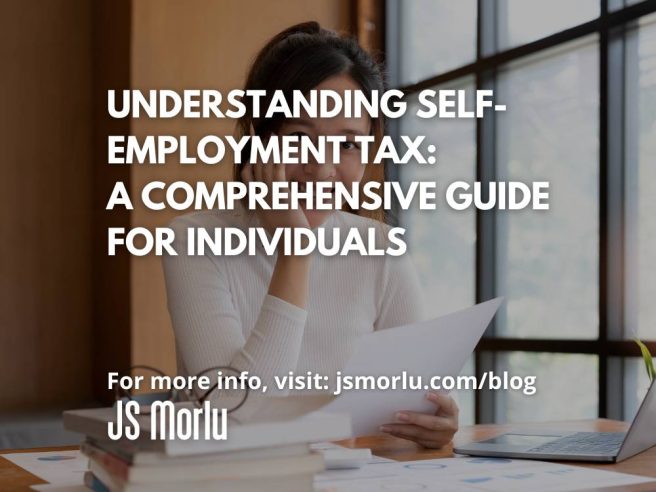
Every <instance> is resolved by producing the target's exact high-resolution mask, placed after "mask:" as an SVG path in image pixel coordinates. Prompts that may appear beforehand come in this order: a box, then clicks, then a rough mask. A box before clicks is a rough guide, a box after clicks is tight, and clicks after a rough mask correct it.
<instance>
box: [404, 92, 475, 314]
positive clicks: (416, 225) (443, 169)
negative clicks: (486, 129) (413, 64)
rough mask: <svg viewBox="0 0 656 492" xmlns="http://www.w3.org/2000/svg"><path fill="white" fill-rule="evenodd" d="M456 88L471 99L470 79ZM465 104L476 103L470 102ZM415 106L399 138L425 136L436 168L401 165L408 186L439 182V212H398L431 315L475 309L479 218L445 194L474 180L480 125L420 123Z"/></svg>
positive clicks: (467, 122) (471, 122)
mask: <svg viewBox="0 0 656 492" xmlns="http://www.w3.org/2000/svg"><path fill="white" fill-rule="evenodd" d="M453 87H457V88H459V89H464V90H466V91H467V94H468V95H473V90H474V85H473V82H472V80H471V79H468V80H466V81H460V82H455V83H454V85H453ZM467 104H473V102H472V101H469V102H468V103H467ZM415 112H416V108H415V107H414V105H413V103H411V104H410V105H409V107H408V111H407V114H408V115H409V116H406V117H404V118H403V119H402V121H401V128H400V129H401V135H409V136H411V137H415V136H417V135H425V136H426V141H427V145H428V144H429V143H430V144H434V145H436V146H437V152H436V157H437V162H436V164H434V165H419V164H416V163H410V164H408V165H405V166H398V170H399V172H400V180H401V182H402V184H403V186H404V187H406V186H408V184H409V183H410V182H412V181H436V182H437V190H438V192H437V204H438V205H437V210H419V209H418V208H411V209H410V210H406V211H402V212H400V217H399V218H400V222H401V224H402V225H403V226H404V227H405V228H406V230H407V232H406V240H407V243H408V251H409V254H410V255H411V256H412V259H413V260H414V263H415V265H416V267H417V271H418V273H419V277H420V280H421V282H422V286H423V289H424V292H425V293H426V294H425V297H426V304H427V306H426V308H427V315H429V316H438V315H440V314H446V313H448V312H451V311H454V310H457V309H460V308H464V307H468V306H471V305H472V304H473V303H474V299H475V290H474V289H475V284H474V282H475V258H476V256H475V255H476V251H475V245H476V216H475V213H474V211H473V210H468V211H455V210H452V209H451V208H449V207H448V206H447V204H446V202H445V200H444V196H445V193H444V190H445V189H446V186H448V184H449V183H451V182H453V181H457V180H465V181H468V182H472V181H474V179H475V173H476V171H475V169H476V126H475V125H476V123H475V122H474V120H472V119H437V118H434V119H421V118H417V117H416V116H414V113H415Z"/></svg>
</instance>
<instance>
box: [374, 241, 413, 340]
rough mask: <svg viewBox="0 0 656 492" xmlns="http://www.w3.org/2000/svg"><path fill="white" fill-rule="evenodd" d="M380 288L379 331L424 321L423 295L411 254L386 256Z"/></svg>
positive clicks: (376, 324)
mask: <svg viewBox="0 0 656 492" xmlns="http://www.w3.org/2000/svg"><path fill="white" fill-rule="evenodd" d="M381 285H382V289H381V295H380V298H379V300H378V302H379V308H378V318H377V320H376V323H375V326H374V328H375V329H376V330H384V329H386V328H395V327H397V326H403V325H407V324H409V323H414V322H417V321H421V320H423V319H424V296H423V292H422V289H421V285H420V283H419V278H418V276H417V271H416V270H415V267H414V264H413V263H412V260H411V259H410V257H409V255H408V254H405V255H403V256H388V257H386V261H385V266H384V269H383V273H382V282H381Z"/></svg>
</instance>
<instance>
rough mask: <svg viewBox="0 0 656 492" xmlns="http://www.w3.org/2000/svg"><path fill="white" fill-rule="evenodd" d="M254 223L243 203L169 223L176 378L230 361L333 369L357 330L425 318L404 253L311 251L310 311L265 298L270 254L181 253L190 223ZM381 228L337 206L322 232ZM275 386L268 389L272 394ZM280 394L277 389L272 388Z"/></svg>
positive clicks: (263, 370)
mask: <svg viewBox="0 0 656 492" xmlns="http://www.w3.org/2000/svg"><path fill="white" fill-rule="evenodd" d="M254 226H257V219H256V216H255V214H253V213H249V212H248V211H245V210H243V209H238V210H232V211H204V212H198V213H194V214H190V215H185V216H181V217H178V218H177V219H175V220H174V221H173V222H172V224H171V228H172V229H174V231H175V234H176V241H175V243H174V247H175V249H176V251H177V252H178V256H165V257H164V260H163V263H164V273H165V277H166V289H167V295H168V307H169V312H170V315H171V320H172V323H173V329H174V332H175V342H176V350H177V360H178V373H179V374H185V375H187V374H196V373H198V372H200V371H202V370H204V369H207V368H210V367H213V366H219V365H230V366H233V367H236V368H238V369H240V370H242V371H249V373H250V374H256V375H258V376H259V377H261V378H262V379H263V381H264V382H265V383H268V382H270V381H272V378H273V376H274V375H280V376H284V375H287V374H288V372H289V371H294V372H295V373H296V374H304V373H306V372H307V371H312V372H313V373H320V374H324V375H331V374H332V375H334V373H335V371H337V370H340V369H342V368H343V365H344V363H345V362H346V361H347V359H348V357H349V355H350V350H351V347H352V344H353V341H354V340H355V339H356V338H357V337H358V336H360V335H362V334H363V333H368V332H371V331H373V330H380V329H385V328H391V327H395V326H400V325H403V324H406V323H410V322H414V321H417V320H419V319H422V306H423V303H422V299H421V298H420V297H421V292H420V288H419V283H418V281H417V277H416V274H415V271H414V268H413V267H412V264H411V262H410V261H409V260H408V258H407V256H402V257H391V256H377V257H374V256H371V257H366V256H360V255H359V254H356V253H353V254H350V255H349V256H334V257H325V256H321V255H319V254H316V255H314V257H313V259H312V263H311V269H310V284H309V285H310V289H309V296H308V302H307V306H306V309H300V308H299V307H296V306H294V305H292V304H289V303H287V302H285V301H283V300H281V299H278V298H276V297H273V296H271V295H268V294H267V291H268V288H269V282H270V279H271V274H272V272H273V267H274V265H275V257H272V256H267V255H265V254H264V252H263V251H262V254H260V255H256V256H247V255H241V256H232V257H228V256H214V255H209V254H208V255H205V256H198V257H193V256H186V255H185V254H184V252H185V251H186V240H185V236H186V229H187V228H188V227H196V228H208V229H211V230H213V229H214V228H216V227H239V228H241V229H246V228H248V227H254ZM372 226H373V227H376V228H377V229H378V231H379V234H380V235H381V237H387V232H386V227H387V226H384V225H383V224H381V223H379V222H376V221H373V220H369V219H365V218H362V217H359V216H356V215H353V214H350V213H347V212H335V213H334V214H332V215H331V217H330V218H329V219H328V220H327V221H326V223H325V224H324V225H323V227H325V228H334V227H339V228H340V229H347V228H350V227H358V228H360V230H361V233H362V237H363V238H364V239H365V240H366V237H367V234H366V229H367V228H368V227H372ZM273 390H274V388H270V392H273ZM277 394H280V392H278V393H277Z"/></svg>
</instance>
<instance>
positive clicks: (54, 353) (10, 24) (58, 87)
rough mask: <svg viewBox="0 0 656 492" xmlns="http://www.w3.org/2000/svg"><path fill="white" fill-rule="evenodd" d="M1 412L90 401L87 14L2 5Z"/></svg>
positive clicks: (63, 5) (70, 3) (62, 5)
mask: <svg viewBox="0 0 656 492" xmlns="http://www.w3.org/2000/svg"><path fill="white" fill-rule="evenodd" d="M0 31H2V40H3V41H2V43H0V57H1V58H2V60H3V70H2V76H0V94H2V109H1V110H0V136H1V137H0V138H1V142H0V149H1V150H0V152H1V155H2V179H0V196H1V197H2V206H1V207H0V223H1V224H2V230H3V233H2V240H1V241H0V392H1V395H0V410H16V409H21V410H25V409H31V408H35V409H36V408H42V407H44V406H59V405H67V404H73V403H75V402H78V403H79V402H81V401H85V400H88V399H89V398H90V396H91V381H90V378H89V371H90V364H91V309H92V308H91V304H92V303H91V281H92V278H91V208H92V206H91V188H92V179H91V165H90V162H91V138H92V137H91V132H92V103H91V9H90V4H89V2H88V1H86V0H49V1H47V2H4V3H3V7H2V15H0Z"/></svg>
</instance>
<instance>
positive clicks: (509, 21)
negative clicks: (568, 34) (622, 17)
mask: <svg viewBox="0 0 656 492" xmlns="http://www.w3.org/2000/svg"><path fill="white" fill-rule="evenodd" d="M497 1H498V2H499V3H498V9H499V11H498V17H497V19H498V23H499V24H498V42H499V46H498V49H499V50H504V49H507V48H512V47H514V46H517V45H519V44H524V43H529V42H531V41H535V40H536V39H540V38H543V37H545V36H549V35H550V34H554V33H556V32H558V31H562V30H564V29H567V28H569V27H573V26H575V25H577V24H581V23H583V22H587V21H590V20H592V19H594V18H596V17H599V0H576V1H574V2H573V1H572V0H551V1H549V2H545V1H544V0H497Z"/></svg>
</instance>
